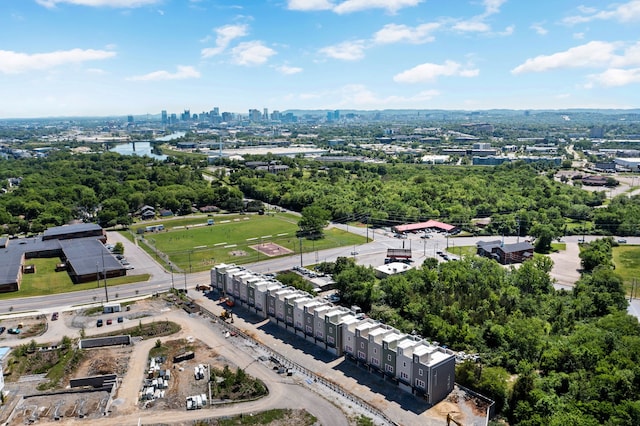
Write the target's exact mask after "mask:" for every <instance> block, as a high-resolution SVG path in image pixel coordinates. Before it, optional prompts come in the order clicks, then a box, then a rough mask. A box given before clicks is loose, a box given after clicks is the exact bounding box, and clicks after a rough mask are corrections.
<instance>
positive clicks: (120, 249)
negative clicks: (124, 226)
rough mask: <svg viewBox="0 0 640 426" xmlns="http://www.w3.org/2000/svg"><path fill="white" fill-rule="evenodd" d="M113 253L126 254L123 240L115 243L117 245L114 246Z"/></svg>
mask: <svg viewBox="0 0 640 426" xmlns="http://www.w3.org/2000/svg"><path fill="white" fill-rule="evenodd" d="M113 253H114V254H124V244H122V242H120V241H118V242H117V243H115V245H114V246H113Z"/></svg>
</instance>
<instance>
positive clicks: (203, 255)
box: [132, 213, 365, 272]
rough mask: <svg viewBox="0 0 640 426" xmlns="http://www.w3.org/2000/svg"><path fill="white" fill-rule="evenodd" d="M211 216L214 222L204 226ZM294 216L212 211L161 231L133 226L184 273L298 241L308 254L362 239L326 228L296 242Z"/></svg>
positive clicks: (281, 251)
mask: <svg viewBox="0 0 640 426" xmlns="http://www.w3.org/2000/svg"><path fill="white" fill-rule="evenodd" d="M211 218H213V219H214V222H215V223H214V224H213V225H207V221H208V220H209V219H211ZM298 220H299V217H297V216H294V215H291V214H286V213H277V214H274V215H257V214H247V215H215V216H212V217H208V216H207V217H205V216H200V217H187V218H179V219H173V220H166V221H156V222H154V223H153V224H154V225H157V224H160V223H162V225H163V227H164V229H163V230H161V231H153V232H145V233H144V234H138V229H139V228H145V227H146V226H149V225H150V224H147V223H145V224H140V225H137V226H133V227H132V230H133V232H134V233H135V234H136V236H137V238H139V239H140V240H139V241H140V243H141V246H143V247H145V246H146V250H147V251H148V252H149V253H151V254H152V255H154V256H156V257H157V259H158V260H160V261H162V260H165V261H166V260H169V261H171V262H172V264H173V265H175V269H176V270H182V271H186V272H197V271H203V270H206V269H209V268H211V267H212V266H213V265H215V264H217V263H238V264H242V263H251V262H256V261H259V260H265V259H268V258H273V257H278V256H284V255H288V254H293V253H300V243H302V251H303V252H312V251H315V250H323V249H328V248H333V247H341V246H352V245H357V244H362V243H363V242H365V238H363V237H361V236H359V235H355V234H350V233H348V232H345V231H342V230H339V229H335V228H330V229H326V230H325V237H324V238H323V239H321V240H316V241H311V240H307V239H302V240H300V239H298V238H297V237H296V231H297V230H298V224H297V223H298Z"/></svg>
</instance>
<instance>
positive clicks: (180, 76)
mask: <svg viewBox="0 0 640 426" xmlns="http://www.w3.org/2000/svg"><path fill="white" fill-rule="evenodd" d="M177 68H178V70H177V71H176V72H174V73H170V72H169V71H165V70H160V71H154V72H150V73H149V74H144V75H137V76H133V77H129V78H128V79H127V80H131V81H163V80H186V79H188V78H200V72H199V71H198V70H196V69H195V68H194V67H192V66H185V65H178V66H177Z"/></svg>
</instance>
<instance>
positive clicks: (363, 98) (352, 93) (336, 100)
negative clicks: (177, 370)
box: [284, 84, 440, 109]
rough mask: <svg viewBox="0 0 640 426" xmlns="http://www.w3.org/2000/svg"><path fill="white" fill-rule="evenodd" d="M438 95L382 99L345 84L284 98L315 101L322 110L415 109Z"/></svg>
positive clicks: (430, 92) (426, 92) (426, 93)
mask: <svg viewBox="0 0 640 426" xmlns="http://www.w3.org/2000/svg"><path fill="white" fill-rule="evenodd" d="M439 95H440V92H439V91H437V90H424V91H420V92H417V93H414V94H412V95H411V96H400V95H391V96H386V97H382V96H379V95H378V94H376V93H375V92H374V91H372V90H370V89H369V88H368V87H366V86H365V85H362V84H347V85H345V86H342V87H339V88H337V89H335V90H326V91H321V92H307V93H300V94H289V95H286V96H285V97H284V98H285V99H286V100H287V102H290V103H291V102H295V101H296V100H302V101H304V102H305V103H307V104H308V102H309V101H315V103H316V104H317V105H323V106H322V108H342V107H348V108H352V107H358V108H368V109H377V108H381V107H384V108H416V107H419V106H420V105H421V104H422V103H423V102H427V101H430V100H432V99H433V98H435V97H437V96H439Z"/></svg>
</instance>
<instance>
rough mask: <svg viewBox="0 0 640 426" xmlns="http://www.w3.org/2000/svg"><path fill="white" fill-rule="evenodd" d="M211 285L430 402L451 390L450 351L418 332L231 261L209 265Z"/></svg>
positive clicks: (235, 302) (233, 300)
mask: <svg viewBox="0 0 640 426" xmlns="http://www.w3.org/2000/svg"><path fill="white" fill-rule="evenodd" d="M211 287H212V288H214V289H217V290H218V291H220V292H221V293H222V294H223V295H224V297H228V298H229V299H230V303H231V304H233V305H235V306H241V307H243V308H245V309H247V310H249V311H250V312H253V313H255V314H257V315H259V316H261V317H263V318H268V319H269V320H270V321H272V322H274V323H275V324H277V325H278V326H280V327H282V328H284V329H285V330H287V331H289V332H290V333H292V334H295V335H297V336H299V337H301V338H304V339H305V340H308V341H310V342H313V343H315V344H316V345H318V346H320V347H321V348H323V349H325V350H327V351H329V352H330V353H332V354H334V355H336V356H343V355H344V356H345V357H346V358H347V359H350V360H352V361H354V362H356V363H357V364H360V365H362V366H364V367H366V368H367V369H368V370H369V372H371V374H376V375H379V376H381V377H383V378H385V379H386V380H389V381H391V382H394V383H396V384H397V385H398V386H399V387H400V388H401V389H403V390H406V391H408V392H411V393H413V394H415V395H418V396H421V397H423V398H424V399H425V400H426V401H427V402H428V403H430V404H436V403H438V402H439V401H441V400H443V399H444V398H445V397H446V396H447V395H448V394H449V393H450V392H451V391H452V390H453V385H454V381H455V354H454V353H453V352H451V351H450V350H448V349H445V348H442V347H440V346H438V345H437V344H435V343H432V342H429V341H428V340H426V339H424V338H422V337H420V336H415V335H410V334H405V333H402V332H400V331H399V330H396V329H394V328H393V327H391V326H388V325H386V324H383V323H381V322H379V321H375V320H372V319H370V318H365V317H364V316H363V315H362V314H360V313H359V312H357V310H355V309H348V308H345V307H342V306H336V305H334V304H332V303H330V302H329V301H327V300H324V299H320V298H318V297H314V296H312V295H310V294H308V293H306V292H304V291H302V290H298V289H295V288H293V287H287V286H284V285H283V284H281V283H280V282H278V281H276V280H274V279H272V278H268V277H265V276H263V275H261V274H257V273H253V272H251V271H249V270H247V269H245V268H243V267H239V266H236V265H226V264H220V265H217V266H215V267H214V268H212V269H211Z"/></svg>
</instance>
